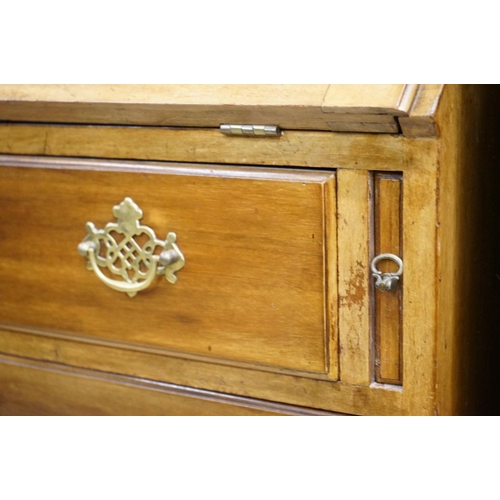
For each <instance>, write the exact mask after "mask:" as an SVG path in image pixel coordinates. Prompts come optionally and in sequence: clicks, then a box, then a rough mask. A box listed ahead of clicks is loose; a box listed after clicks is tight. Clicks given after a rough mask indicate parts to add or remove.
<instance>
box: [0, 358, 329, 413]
mask: <svg viewBox="0 0 500 500" xmlns="http://www.w3.org/2000/svg"><path fill="white" fill-rule="evenodd" d="M0 415H87V416H89V415H165V416H190V415H193V416H216V415H219V416H222V415H224V416H225V415H227V416H229V415H231V416H241V415H246V416H257V415H262V416H273V415H332V414H331V413H328V412H321V411H317V410H309V409H307V408H299V407H294V406H287V405H280V404H276V403H267V402H265V401H258V400H252V399H250V398H242V397H235V396H225V395H223V394H217V393H213V392H209V391H202V390H196V389H191V388H184V387H179V386H174V385H172V384H162V383H159V382H152V381H147V380H141V379H137V378H133V377H125V376H120V375H112V374H106V373H100V372H93V371H91V370H82V369H77V368H70V367H66V366H63V365H57V364H53V363H44V362H37V361H30V360H23V359H21V358H12V357H8V356H2V355H0Z"/></svg>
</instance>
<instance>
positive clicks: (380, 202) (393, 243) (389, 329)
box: [374, 174, 403, 384]
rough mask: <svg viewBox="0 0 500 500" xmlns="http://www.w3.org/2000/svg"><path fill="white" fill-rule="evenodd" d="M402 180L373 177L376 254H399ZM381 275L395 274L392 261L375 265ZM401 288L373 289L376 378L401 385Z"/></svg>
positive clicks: (394, 265)
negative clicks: (388, 290)
mask: <svg viewBox="0 0 500 500" xmlns="http://www.w3.org/2000/svg"><path fill="white" fill-rule="evenodd" d="M400 206H401V179H400V177H399V176H398V175H392V174H375V238H374V239H375V255H379V254H381V253H392V254H394V255H397V256H398V257H401V258H403V256H402V253H401V250H402V248H401V243H400V238H401V209H400ZM378 269H380V270H381V271H382V272H393V271H396V269H397V265H396V264H395V263H394V262H391V261H382V262H379V264H378ZM401 288H402V287H401V286H400V285H399V286H398V288H397V290H396V291H394V292H381V291H380V290H377V289H374V290H375V291H374V294H375V295H374V297H375V379H376V381H377V382H381V383H391V384H401V382H402V381H401V346H402V339H401V334H402V332H401V314H402V311H401Z"/></svg>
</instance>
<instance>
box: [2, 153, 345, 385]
mask: <svg viewBox="0 0 500 500" xmlns="http://www.w3.org/2000/svg"><path fill="white" fill-rule="evenodd" d="M3 165H4V166H0V178H1V179H2V182H1V183H0V254H1V255H2V259H1V260H0V272H1V275H2V286H3V288H4V290H8V293H7V294H4V296H3V297H2V301H1V302H0V323H1V324H3V325H4V326H5V325H7V327H9V328H10V327H16V328H17V327H22V328H25V329H27V330H29V331H33V332H35V333H37V334H39V335H40V334H41V335H49V336H50V335H52V334H57V335H60V336H61V335H62V336H65V337H66V338H68V339H73V340H81V341H82V342H84V343H87V344H92V343H95V344H100V345H109V346H112V347H116V348H120V349H128V350H130V351H138V352H139V351H145V352H149V351H152V352H154V353H157V354H158V353H160V354H161V353H164V354H165V355H167V356H180V357H188V358H189V357H192V358H195V359H200V360H206V361H209V362H213V363H218V362H222V363H226V364H235V365H238V364H240V365H243V366H257V367H259V366H260V367H263V368H264V369H265V370H271V371H272V370H277V371H280V370H283V369H287V370H291V371H292V372H298V373H301V372H304V373H307V374H308V376H314V374H320V375H322V376H325V374H328V373H329V371H330V365H329V360H330V357H331V354H332V350H333V349H334V346H332V345H331V344H330V339H331V338H332V337H334V335H335V332H334V331H333V330H334V328H335V325H336V318H335V317H334V315H335V308H334V307H333V304H334V302H335V297H334V292H333V290H332V289H331V287H328V276H329V275H331V276H334V275H335V274H336V271H335V260H334V257H333V251H334V248H335V240H334V235H335V230H334V220H335V214H334V205H335V204H334V180H335V177H334V174H333V173H332V172H304V173H302V172H300V171H287V170H279V171H278V170H274V171H273V170H270V169H259V168H254V169H252V168H245V169H241V168H238V167H235V168H229V167H225V168H222V167H216V166H207V167H203V168H201V167H200V166H189V165H185V166H183V165H170V166H165V165H164V164H163V165H162V164H138V163H113V162H98V161H77V160H74V161H69V160H64V161H63V160H47V159H45V160H41V159H39V160H37V159H30V160H24V161H22V160H19V161H17V162H16V161H15V160H12V161H11V162H7V161H4V162H3ZM125 197H130V198H131V199H133V201H134V202H135V203H136V204H137V205H138V206H139V207H140V208H141V209H142V211H143V218H142V220H141V221H140V222H141V224H144V225H146V226H148V227H150V228H152V229H153V230H154V231H155V233H156V235H157V237H158V238H160V239H164V238H165V236H166V235H167V233H169V232H175V233H176V235H177V244H178V246H179V248H180V250H181V251H182V252H183V254H184V257H185V259H186V264H185V267H184V268H183V269H181V270H179V271H178V272H177V277H178V282H177V283H176V284H175V285H172V284H170V283H168V282H167V281H166V280H165V278H164V277H157V278H155V280H154V281H153V283H152V284H151V285H150V287H149V288H147V289H145V290H143V291H140V292H139V293H137V295H136V296H134V297H132V298H131V297H129V296H128V295H127V294H126V293H122V292H119V291H116V290H113V289H111V288H109V287H108V286H107V285H106V284H104V283H102V282H101V281H100V280H99V279H98V278H97V276H96V274H95V273H94V272H92V271H89V270H88V269H87V267H86V259H85V257H82V256H81V255H79V254H78V253H77V247H78V244H79V243H80V242H81V241H82V239H83V238H84V236H85V234H86V233H85V225H86V223H87V222H88V221H92V222H93V223H94V224H95V226H96V227H98V228H103V227H104V226H105V225H106V224H107V223H109V222H115V217H114V215H113V207H114V206H116V205H118V204H119V203H120V202H121V201H122V200H124V198H125ZM330 249H331V252H330ZM0 326H1V325H0Z"/></svg>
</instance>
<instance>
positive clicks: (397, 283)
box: [0, 85, 500, 415]
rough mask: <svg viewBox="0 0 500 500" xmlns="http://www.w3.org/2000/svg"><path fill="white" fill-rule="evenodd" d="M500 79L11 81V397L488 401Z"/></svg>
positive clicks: (428, 408)
mask: <svg viewBox="0 0 500 500" xmlns="http://www.w3.org/2000/svg"><path fill="white" fill-rule="evenodd" d="M496 94H497V89H496V88H495V87H494V86H455V85H446V86H442V85H371V86H370V85H358V86H356V85H241V86H238V85H219V86H217V85H206V86H203V85H150V86H144V85H121V86H120V85H119V86H105V85H94V86H93V85H57V86H56V85H47V86H44V85H17V86H16V85H0V121H1V122H0V257H1V258H0V275H1V277H2V292H1V294H2V295H1V301H0V413H1V414H15V415H21V414H22V415H24V414H37V415H38V414H57V415H73V414H84V415H87V414H91V415H94V414H99V415H100V414H111V415H121V414H132V415H157V414H160V415H243V414H246V415H258V414H262V415H272V414H278V415H279V414H292V415H314V414H318V415H329V414H357V415H437V414H439V415H446V414H490V413H494V412H495V411H497V410H496V406H495V405H494V399H495V397H494V394H495V391H496V390H497V383H496V382H497V381H496V379H497V377H496V375H495V371H496V370H495V368H494V366H495V357H496V356H497V354H498V340H497V335H496V333H497V332H496V326H495V325H496V324H497V321H496V320H497V318H496V317H495V316H496V314H497V313H496V308H495V300H496V298H495V295H499V296H500V294H498V285H497V283H498V281H499V279H498V277H497V276H496V274H498V275H499V276H500V271H499V269H498V267H499V266H498V259H497V258H496V255H497V253H498V243H497V242H496V239H498V238H496V239H495V233H496V232H497V231H498V223H497V218H496V217H495V215H496V198H495V194H496V191H497V189H498V175H497V173H496V165H495V161H498V158H499V157H500V156H499V155H498V149H499V148H498V144H497V143H498V141H497V140H496V135H497V134H498V133H499V132H500V130H499V127H498V124H497V121H498V120H497V119H496V118H495V110H498V98H497V96H496ZM88 223H91V224H88ZM153 232H154V234H153ZM497 234H498V233H497ZM380 256H381V257H380ZM398 259H400V260H398ZM391 273H392V274H391Z"/></svg>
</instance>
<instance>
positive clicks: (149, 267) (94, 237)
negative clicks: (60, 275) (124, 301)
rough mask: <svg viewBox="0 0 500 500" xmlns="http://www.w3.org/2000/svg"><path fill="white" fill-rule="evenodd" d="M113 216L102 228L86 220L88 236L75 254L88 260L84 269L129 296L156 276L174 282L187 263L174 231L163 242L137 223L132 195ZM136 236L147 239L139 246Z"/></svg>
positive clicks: (140, 211) (148, 283)
mask: <svg viewBox="0 0 500 500" xmlns="http://www.w3.org/2000/svg"><path fill="white" fill-rule="evenodd" d="M113 215H115V217H116V218H117V219H118V222H116V223H115V222H110V223H108V224H106V226H105V227H104V229H96V227H95V225H94V224H93V223H92V222H87V225H86V229H87V236H85V238H84V239H83V241H82V242H81V243H80V244H79V245H78V253H79V254H80V255H82V256H83V257H87V259H88V262H87V268H88V269H89V270H91V271H94V273H95V274H96V275H97V277H98V278H99V279H100V280H101V281H102V282H103V283H105V284H106V285H108V286H109V287H110V288H112V289H113V290H117V291H119V292H125V293H127V294H128V295H129V296H130V297H133V296H134V295H136V293H137V292H139V291H141V290H144V289H145V288H147V287H148V286H149V285H150V284H151V283H152V282H153V280H154V278H155V276H161V275H165V278H166V279H167V281H169V282H170V283H172V284H175V283H176V282H177V276H176V275H175V273H176V272H177V271H178V270H179V269H182V268H183V267H184V265H185V262H186V261H185V259H184V256H183V255H182V252H181V251H180V250H179V247H178V246H177V245H176V244H175V242H176V240H177V236H176V234H175V233H168V235H167V238H166V240H165V241H162V240H159V239H157V238H156V235H155V233H154V231H153V230H152V229H151V228H149V227H147V226H141V225H140V224H139V220H140V219H142V210H141V209H140V208H139V207H138V206H137V205H136V204H135V203H134V202H133V200H132V199H131V198H125V199H124V200H123V201H122V202H121V203H120V204H119V205H116V206H115V207H114V208H113ZM139 237H140V238H142V239H144V238H146V242H145V243H143V244H142V245H141V244H140V243H139V241H138V238H139ZM158 249H159V250H160V253H159V254H158ZM101 268H107V270H108V272H109V273H110V274H112V275H116V276H120V277H121V280H115V279H112V278H110V277H108V276H106V274H104V273H103V272H102V270H101Z"/></svg>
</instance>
